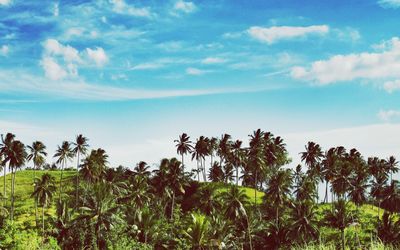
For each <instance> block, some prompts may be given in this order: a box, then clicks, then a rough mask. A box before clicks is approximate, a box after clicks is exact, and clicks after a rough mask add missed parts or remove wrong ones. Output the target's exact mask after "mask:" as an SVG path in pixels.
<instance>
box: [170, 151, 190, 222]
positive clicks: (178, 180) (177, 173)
mask: <svg viewBox="0 0 400 250" xmlns="http://www.w3.org/2000/svg"><path fill="white" fill-rule="evenodd" d="M166 181H167V187H168V189H169V190H171V213H170V219H171V220H173V219H174V217H173V216H174V207H175V198H176V194H177V193H180V194H185V188H184V187H185V186H187V183H188V180H187V178H186V176H185V175H184V172H183V168H182V166H181V163H180V162H179V161H178V160H177V159H176V158H172V159H171V160H169V163H168V171H167V174H166Z"/></svg>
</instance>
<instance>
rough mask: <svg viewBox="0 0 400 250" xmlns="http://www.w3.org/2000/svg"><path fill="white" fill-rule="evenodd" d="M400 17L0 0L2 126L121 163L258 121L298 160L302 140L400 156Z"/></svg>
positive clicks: (256, 7) (331, 6)
mask: <svg viewBox="0 0 400 250" xmlns="http://www.w3.org/2000/svg"><path fill="white" fill-rule="evenodd" d="M399 23H400V1H399V0H346V1H340V0H335V1H319V0H318V1H313V0H310V1H298V0H293V1H289V0H268V1H266V0H260V1H256V0H251V1H228V0H207V1H183V0H165V1H155V0H151V1H149V0H147V1H128V0H110V1H103V0H98V1H83V0H74V1H71V0H70V1H36V0H31V1H30V0H0V133H3V134H4V133H7V132H13V133H15V134H16V135H17V138H19V139H20V140H22V141H23V142H24V143H25V144H31V142H32V141H34V140H41V141H43V142H44V143H45V144H46V145H47V147H48V151H49V154H50V156H51V155H53V152H54V150H55V149H56V146H57V145H59V144H61V142H62V141H63V140H69V141H71V140H74V138H75V136H76V135H77V134H81V133H82V134H84V135H85V136H87V137H88V138H89V139H90V141H89V143H90V145H91V147H92V148H97V147H102V148H104V149H105V150H106V151H107V152H108V154H109V156H110V165H111V166H118V165H120V164H122V165H124V166H126V167H134V166H135V164H136V163H137V162H138V161H140V160H144V161H146V162H148V163H149V164H150V165H151V164H156V163H158V162H159V161H160V159H161V158H163V157H175V156H177V155H176V151H175V146H174V145H175V144H174V142H173V141H174V139H177V137H178V135H179V134H181V133H183V132H186V133H188V134H189V135H190V136H191V139H192V140H195V138H196V137H198V136H200V135H205V136H220V135H221V134H223V133H228V134H231V135H232V137H233V138H235V139H236V138H237V139H242V140H245V141H247V140H248V135H249V134H251V133H252V131H253V130H256V129H258V128H261V129H262V130H264V131H271V132H272V133H274V134H275V135H279V136H282V137H283V139H284V140H285V142H286V144H287V148H288V150H289V153H290V156H291V157H292V159H293V161H292V164H294V165H297V164H298V163H299V152H301V151H303V150H304V145H305V144H306V143H307V142H308V141H315V142H317V143H319V144H321V146H322V147H323V148H324V149H328V148H329V147H333V146H338V145H343V146H345V147H347V148H348V149H350V148H352V147H356V148H358V149H359V151H360V152H361V153H363V155H364V156H365V157H368V156H375V155H376V156H380V157H389V156H390V155H394V156H397V157H398V158H400V155H399V152H400V124H399V122H400V105H399V104H400V99H399V97H400V38H399V37H400V34H399V29H398V25H399ZM51 161H54V159H52V158H51V157H49V162H51Z"/></svg>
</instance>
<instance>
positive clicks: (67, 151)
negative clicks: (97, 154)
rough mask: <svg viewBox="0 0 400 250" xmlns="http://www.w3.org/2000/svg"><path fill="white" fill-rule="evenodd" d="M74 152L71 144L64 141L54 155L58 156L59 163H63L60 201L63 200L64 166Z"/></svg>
mask: <svg viewBox="0 0 400 250" xmlns="http://www.w3.org/2000/svg"><path fill="white" fill-rule="evenodd" d="M73 155H74V154H73V152H72V149H71V144H70V143H69V142H67V141H63V143H62V144H61V146H58V148H57V150H56V153H55V154H54V156H53V157H57V161H56V163H57V164H61V173H60V190H58V193H59V198H58V200H59V202H61V194H62V182H63V172H64V167H65V165H66V164H67V162H68V161H70V160H71V159H72V157H73Z"/></svg>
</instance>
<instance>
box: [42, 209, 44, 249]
mask: <svg viewBox="0 0 400 250" xmlns="http://www.w3.org/2000/svg"><path fill="white" fill-rule="evenodd" d="M44 207H45V205H44V204H43V206H42V237H43V243H44V238H45V235H44Z"/></svg>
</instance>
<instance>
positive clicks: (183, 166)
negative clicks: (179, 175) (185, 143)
mask: <svg viewBox="0 0 400 250" xmlns="http://www.w3.org/2000/svg"><path fill="white" fill-rule="evenodd" d="M182 168H183V173H185V163H183V153H182Z"/></svg>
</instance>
